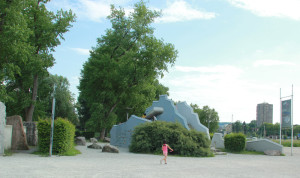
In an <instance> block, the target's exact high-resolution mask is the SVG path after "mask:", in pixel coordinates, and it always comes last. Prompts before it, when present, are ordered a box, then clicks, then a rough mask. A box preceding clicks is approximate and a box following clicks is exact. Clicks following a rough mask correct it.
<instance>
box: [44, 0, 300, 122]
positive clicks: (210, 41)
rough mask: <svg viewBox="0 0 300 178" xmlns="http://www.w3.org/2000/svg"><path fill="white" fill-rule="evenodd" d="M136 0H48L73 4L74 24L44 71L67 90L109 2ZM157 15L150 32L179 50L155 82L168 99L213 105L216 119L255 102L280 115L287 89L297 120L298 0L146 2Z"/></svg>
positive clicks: (102, 25) (247, 110) (247, 114)
mask: <svg viewBox="0 0 300 178" xmlns="http://www.w3.org/2000/svg"><path fill="white" fill-rule="evenodd" d="M136 2H138V1H137V0H118V1H117V0H52V1H51V2H50V3H48V5H47V8H48V9H49V10H52V11H56V10H58V9H61V8H62V9H64V10H68V9H72V11H73V12H74V13H76V16H77V22H75V23H74V24H73V27H72V28H71V29H70V31H69V32H67V33H66V34H65V41H62V44H61V45H60V46H59V47H57V48H56V51H55V52H54V57H55V58H56V64H55V65H54V66H53V67H52V68H51V69H50V73H52V74H58V75H62V76H64V77H66V78H68V80H69V82H70V85H71V86H70V89H71V92H73V93H74V95H75V97H77V96H78V90H77V86H78V85H79V77H80V72H81V69H82V65H83V63H84V62H85V61H87V59H88V58H89V50H91V48H92V47H95V46H96V39H97V38H99V37H101V35H105V30H106V29H108V28H110V23H109V21H108V20H107V19H106V17H107V15H109V14H110V4H115V5H116V6H117V7H118V6H121V7H123V8H124V9H125V11H126V12H128V13H130V11H131V10H132V7H133V4H134V3H136ZM148 6H149V8H151V9H156V10H162V14H163V16H162V17H161V18H159V19H157V20H156V22H155V23H154V24H153V27H155V29H156V30H155V36H156V37H157V38H161V39H164V41H165V42H168V43H172V44H174V45H175V48H176V49H177V50H178V52H179V55H178V58H177V60H176V63H175V66H173V67H170V68H169V72H168V73H165V77H164V78H163V79H161V80H160V81H161V83H162V84H164V85H165V86H167V87H169V89H170V97H169V98H171V99H173V100H175V101H186V102H187V103H188V104H190V103H193V104H197V105H199V106H200V107H202V106H204V105H208V106H209V107H211V108H214V109H215V110H216V111H217V112H218V113H219V117H220V121H221V122H231V121H232V115H233V121H236V120H240V121H242V122H243V121H246V122H247V123H249V122H250V121H251V120H255V118H256V105H257V104H258V103H262V102H268V103H270V104H273V123H276V122H279V118H280V88H281V95H282V96H289V95H291V94H292V84H293V85H294V88H293V91H294V111H293V116H294V124H300V111H299V101H300V97H299V96H300V79H299V76H300V71H299V67H300V60H299V59H300V11H299V10H298V8H297V7H300V0H166V1H162V0H150V1H149V2H148Z"/></svg>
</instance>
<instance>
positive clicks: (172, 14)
mask: <svg viewBox="0 0 300 178" xmlns="http://www.w3.org/2000/svg"><path fill="white" fill-rule="evenodd" d="M215 17H216V14H215V13H213V12H205V11H201V10H198V9H195V8H193V7H192V6H191V5H189V4H188V3H187V2H185V1H184V0H176V1H175V2H173V3H172V4H169V6H168V7H167V8H166V9H163V10H162V17H161V18H159V19H157V22H181V21H187V20H197V19H212V18H215Z"/></svg>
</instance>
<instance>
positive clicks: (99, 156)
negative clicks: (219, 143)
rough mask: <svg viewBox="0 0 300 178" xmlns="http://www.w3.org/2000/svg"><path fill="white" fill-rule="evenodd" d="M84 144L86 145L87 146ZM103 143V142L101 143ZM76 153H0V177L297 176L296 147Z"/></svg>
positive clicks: (299, 151) (299, 160) (299, 156)
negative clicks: (176, 153) (274, 152)
mask: <svg viewBox="0 0 300 178" xmlns="http://www.w3.org/2000/svg"><path fill="white" fill-rule="evenodd" d="M89 144H90V143H88V144H87V145H89ZM102 145H103V144H102ZM76 148H77V149H79V150H80V151H81V152H82V154H80V155H77V156H52V157H41V156H38V155H33V154H29V153H24V152H22V153H14V154H13V155H12V156H6V157H2V156H0V177H1V178H7V177H8V178H15V177H17V178H19V177H20V178H35V177H39V178H40V177H63V178H68V177H84V178H85V177H95V178H96V177H104V178H115V177H116V178H118V177H120V178H123V177H128V178H144V177H146V178H147V177H155V178H157V177H163V178H168V177H172V178H173V177H175V178H176V177H180V178H181V177H183V178H188V177H205V178H207V177H226V178H228V177H229V178H230V177H238V178H240V177H255V178H259V177H271V178H275V177H276V178H277V177H280V178H281V177H298V178H299V177H300V171H299V164H300V148H294V149H293V156H291V148H284V153H285V155H286V156H266V155H240V154H227V155H217V156H215V157H211V158H188V157H173V156H170V157H168V164H167V165H165V164H160V163H159V162H160V161H159V160H160V159H161V158H162V156H159V155H149V154H134V153H130V152H128V149H120V153H119V154H115V153H102V152H101V150H94V149H89V148H87V147H86V146H77V147H76Z"/></svg>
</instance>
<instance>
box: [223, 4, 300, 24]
mask: <svg viewBox="0 0 300 178" xmlns="http://www.w3.org/2000/svg"><path fill="white" fill-rule="evenodd" d="M228 1H229V2H230V3H231V4H232V5H234V6H236V7H239V8H243V9H247V10H250V11H251V12H252V13H254V14H256V15H258V16H263V17H286V18H290V19H294V20H300V11H299V7H300V1H299V0H228Z"/></svg>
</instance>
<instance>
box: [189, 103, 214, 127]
mask: <svg viewBox="0 0 300 178" xmlns="http://www.w3.org/2000/svg"><path fill="white" fill-rule="evenodd" d="M191 107H192V108H193V109H194V112H195V113H197V114H198V116H199V120H200V123H201V124H203V125H204V126H206V127H207V128H208V129H209V132H210V133H215V132H217V130H218V128H219V115H218V113H217V112H216V111H215V109H211V108H209V107H208V106H203V107H202V109H200V108H199V106H198V105H197V104H191Z"/></svg>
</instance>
